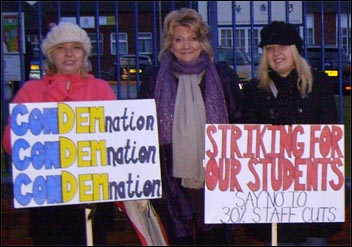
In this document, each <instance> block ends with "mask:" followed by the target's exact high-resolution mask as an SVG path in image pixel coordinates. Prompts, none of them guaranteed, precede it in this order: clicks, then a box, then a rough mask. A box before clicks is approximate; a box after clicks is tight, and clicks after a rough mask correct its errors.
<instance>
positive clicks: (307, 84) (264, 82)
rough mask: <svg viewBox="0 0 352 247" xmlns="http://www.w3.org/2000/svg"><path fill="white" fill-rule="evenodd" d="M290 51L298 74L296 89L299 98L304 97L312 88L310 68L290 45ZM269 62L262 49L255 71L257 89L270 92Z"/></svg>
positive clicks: (294, 47) (293, 46) (295, 48)
mask: <svg viewBox="0 0 352 247" xmlns="http://www.w3.org/2000/svg"><path fill="white" fill-rule="evenodd" d="M290 49H291V52H292V55H293V60H294V62H295V68H296V70H297V74H298V80H297V88H298V90H299V92H300V94H301V96H306V95H307V93H310V92H311V91H312V88H313V75H312V71H311V67H310V65H309V63H308V62H307V60H305V58H304V57H302V56H301V54H300V53H299V52H298V50H297V47H296V46H295V45H290ZM268 70H269V62H268V60H267V58H266V49H265V46H264V48H263V54H262V57H261V60H260V64H259V67H258V70H257V79H258V80H259V87H260V88H263V89H265V90H267V91H270V83H271V81H272V80H271V79H270V77H269V72H268Z"/></svg>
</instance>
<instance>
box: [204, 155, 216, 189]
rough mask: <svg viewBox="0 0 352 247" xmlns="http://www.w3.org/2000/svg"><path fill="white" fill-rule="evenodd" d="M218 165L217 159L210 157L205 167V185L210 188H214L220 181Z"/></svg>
mask: <svg viewBox="0 0 352 247" xmlns="http://www.w3.org/2000/svg"><path fill="white" fill-rule="evenodd" d="M218 176H219V174H218V166H217V163H216V160H215V159H210V160H209V161H208V163H207V165H206V168H205V185H206V186H207V188H208V190H214V189H215V188H216V184H217V182H218Z"/></svg>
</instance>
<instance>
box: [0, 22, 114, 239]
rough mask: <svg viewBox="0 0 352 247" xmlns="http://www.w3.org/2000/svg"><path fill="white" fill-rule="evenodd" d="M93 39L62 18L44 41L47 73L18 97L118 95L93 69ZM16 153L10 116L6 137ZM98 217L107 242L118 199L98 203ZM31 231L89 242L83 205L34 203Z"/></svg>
mask: <svg viewBox="0 0 352 247" xmlns="http://www.w3.org/2000/svg"><path fill="white" fill-rule="evenodd" d="M90 51H91V42H90V39H89V37H88V35H87V33H86V32H85V31H84V30H83V29H81V28H80V27H79V26H78V25H75V24H72V23H67V22H61V23H60V24H59V25H57V26H56V25H55V26H53V27H52V29H51V30H50V31H49V33H48V34H47V36H46V38H45V40H44V41H43V43H42V52H43V54H44V55H45V56H46V57H47V60H48V61H47V62H48V64H47V68H46V71H45V73H46V74H45V75H44V76H43V77H42V78H41V79H39V80H31V81H27V82H26V83H25V84H24V85H23V87H22V88H21V89H20V90H19V91H18V93H17V94H16V96H15V97H14V99H13V101H12V103H31V102H62V101H94V100H116V96H115V94H114V92H113V91H112V89H111V87H110V86H109V84H108V83H107V82H106V81H103V80H100V79H97V78H95V77H94V76H93V75H91V74H89V73H88V72H89V71H87V66H86V65H87V63H88V57H89V55H90ZM2 144H3V146H4V149H5V151H6V152H7V153H8V154H10V155H11V152H12V150H11V141H10V122H9V123H8V124H7V126H6V128H5V133H4V137H3V142H2ZM96 205H97V209H96V217H95V220H94V221H93V234H94V235H93V240H94V245H104V244H106V233H107V230H108V229H109V227H111V226H112V225H109V224H108V223H109V222H110V223H111V224H112V223H113V222H112V219H113V216H112V208H113V204H112V203H98V204H96ZM28 212H29V221H30V222H29V223H30V229H29V230H30V233H31V237H32V239H33V244H34V245H86V232H85V214H84V208H83V207H82V206H80V205H65V206H59V207H52V206H51V207H50V206H49V207H34V208H29V209H28Z"/></svg>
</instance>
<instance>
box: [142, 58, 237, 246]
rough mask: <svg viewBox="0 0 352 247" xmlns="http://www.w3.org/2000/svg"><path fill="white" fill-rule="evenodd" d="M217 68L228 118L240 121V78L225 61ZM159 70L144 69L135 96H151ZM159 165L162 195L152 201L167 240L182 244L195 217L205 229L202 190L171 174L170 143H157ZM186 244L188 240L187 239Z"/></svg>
mask: <svg viewBox="0 0 352 247" xmlns="http://www.w3.org/2000/svg"><path fill="white" fill-rule="evenodd" d="M216 68H217V71H218V74H219V76H220V78H221V82H222V84H223V88H224V94H225V101H226V105H227V110H228V116H229V122H230V123H236V122H239V120H240V118H241V114H240V113H241V100H242V92H241V90H240V89H239V84H238V82H239V79H238V77H237V75H236V74H235V72H234V70H233V69H231V68H230V67H228V66H226V65H223V64H216ZM158 71H159V68H158V67H151V68H150V69H148V70H146V71H145V73H144V76H143V79H142V83H141V85H140V90H139V92H138V98H154V91H155V83H156V79H157V76H158ZM204 84H205V80H204V79H203V80H202V82H201V83H200V88H201V91H202V93H203V97H204ZM160 165H161V178H162V182H163V184H162V186H163V195H162V198H161V199H155V200H151V203H152V204H153V206H154V208H155V209H156V211H157V212H158V213H159V215H160V218H161V221H162V223H163V225H164V227H165V230H166V232H167V235H168V238H169V241H170V243H173V244H181V242H180V241H181V239H182V238H183V239H184V238H192V235H193V227H194V224H193V223H195V218H197V220H196V221H200V222H201V223H200V225H199V226H198V227H199V229H200V231H202V232H204V223H203V222H204V218H203V217H204V216H203V212H204V190H191V189H186V188H184V187H183V186H181V179H180V178H175V177H173V176H172V166H173V161H172V144H165V145H161V146H160ZM194 213H195V214H194ZM194 217H195V218H194ZM234 227H237V226H234ZM209 228H211V227H209ZM214 230H215V229H214ZM197 231H198V230H197ZM222 232H224V231H222ZM222 235H223V234H222ZM222 235H221V236H222ZM197 238H198V239H199V241H201V242H203V243H207V244H209V243H210V242H217V243H221V242H222V241H225V239H224V237H223V236H222V237H219V236H218V235H215V233H214V232H212V233H208V234H203V233H197ZM210 238H212V239H210ZM178 241H179V242H178ZM196 241H197V240H196ZM187 244H191V243H189V242H187Z"/></svg>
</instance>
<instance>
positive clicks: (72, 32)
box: [42, 22, 92, 57]
mask: <svg viewBox="0 0 352 247" xmlns="http://www.w3.org/2000/svg"><path fill="white" fill-rule="evenodd" d="M66 42H79V43H81V44H82V45H83V49H84V51H85V52H86V56H87V57H88V56H89V55H90V51H91V48H92V45H91V42H90V39H89V37H88V34H87V32H86V31H84V30H83V29H82V28H80V27H79V26H78V25H76V24H73V23H70V22H60V23H59V25H54V26H53V27H52V28H51V30H50V31H49V32H48V34H47V35H46V38H45V40H44V41H43V43H42V52H43V53H44V54H45V55H46V56H47V57H48V55H49V51H50V49H51V48H52V47H53V46H55V45H57V44H61V43H66Z"/></svg>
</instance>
